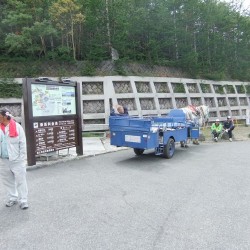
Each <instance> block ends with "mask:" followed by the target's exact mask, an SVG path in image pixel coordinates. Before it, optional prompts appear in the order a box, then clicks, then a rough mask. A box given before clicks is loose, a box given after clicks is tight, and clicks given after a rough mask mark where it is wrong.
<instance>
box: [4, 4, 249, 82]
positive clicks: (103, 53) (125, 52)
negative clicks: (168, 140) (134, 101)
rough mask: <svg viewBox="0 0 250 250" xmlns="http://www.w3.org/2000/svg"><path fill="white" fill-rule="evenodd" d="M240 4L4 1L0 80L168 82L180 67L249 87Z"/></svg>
mask: <svg viewBox="0 0 250 250" xmlns="http://www.w3.org/2000/svg"><path fill="white" fill-rule="evenodd" d="M241 3H242V2H241V1H238V0H237V1H234V0H232V2H229V3H225V2H223V1H219V0H36V1H34V0H1V1H0V10H1V11H0V76H1V78H10V77H13V78H14V77H26V76H28V77H35V76H41V75H46V76H72V75H74V76H85V75H86V76H94V75H145V76H147V75H150V76H152V75H154V76H173V75H174V73H173V72H175V70H177V69H178V70H179V72H183V74H182V75H183V76H184V77H192V78H203V79H211V80H240V81H250V11H249V10H247V9H246V10H245V9H244V7H243V5H242V4H241ZM135 65H141V66H140V67H138V66H135ZM157 67H158V68H157ZM100 68H102V69H104V70H100ZM155 68H157V69H161V70H155V71H154V70H150V69H155ZM166 72H168V74H167V73H166ZM171 72H172V73H173V74H172V75H171Z"/></svg>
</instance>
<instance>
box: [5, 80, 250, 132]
mask: <svg viewBox="0 0 250 250" xmlns="http://www.w3.org/2000/svg"><path fill="white" fill-rule="evenodd" d="M52 79H53V80H58V79H57V78H52ZM16 80H17V81H18V82H19V83H21V82H22V79H16ZM71 80H73V81H77V82H80V86H81V97H82V120H83V128H84V130H85V131H96V130H105V129H108V118H109V114H110V109H111V108H112V106H113V105H115V104H121V105H125V106H126V107H127V108H128V110H129V114H130V115H139V116H147V115H163V114H167V113H168V112H169V110H170V109H173V108H181V107H185V106H187V105H191V104H192V105H208V106H209V107H210V121H211V122H212V121H214V120H215V119H217V118H219V119H220V120H221V121H223V120H225V119H226V117H227V116H228V115H231V116H232V117H233V118H234V119H237V120H246V122H247V123H250V95H249V94H246V85H249V84H250V83H249V82H229V81H219V82H218V81H208V80H201V79H184V78H168V77H137V76H129V77H123V76H105V77H71ZM4 105H9V108H10V109H12V110H13V111H14V113H16V114H14V115H15V116H17V117H18V119H19V120H22V119H23V110H22V100H20V99H15V100H14V99H13V100H12V99H11V100H10V99H5V100H4V99H0V107H1V106H4ZM15 110H17V111H15ZM12 113H13V112H12Z"/></svg>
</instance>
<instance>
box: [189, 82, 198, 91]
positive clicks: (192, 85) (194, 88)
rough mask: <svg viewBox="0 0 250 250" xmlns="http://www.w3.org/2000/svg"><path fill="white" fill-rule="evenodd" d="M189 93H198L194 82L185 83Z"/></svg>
mask: <svg viewBox="0 0 250 250" xmlns="http://www.w3.org/2000/svg"><path fill="white" fill-rule="evenodd" d="M187 88H188V92H189V93H199V89H198V86H197V84H196V83H187Z"/></svg>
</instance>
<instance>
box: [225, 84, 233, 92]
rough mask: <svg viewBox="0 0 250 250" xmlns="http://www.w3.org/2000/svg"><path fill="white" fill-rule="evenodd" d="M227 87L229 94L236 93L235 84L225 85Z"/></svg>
mask: <svg viewBox="0 0 250 250" xmlns="http://www.w3.org/2000/svg"><path fill="white" fill-rule="evenodd" d="M225 89H226V92H227V94H234V93H235V89H234V86H233V85H225Z"/></svg>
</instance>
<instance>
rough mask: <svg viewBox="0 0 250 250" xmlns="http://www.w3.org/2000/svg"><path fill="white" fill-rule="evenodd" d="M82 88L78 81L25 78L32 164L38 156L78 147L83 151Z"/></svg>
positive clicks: (24, 98) (24, 99)
mask: <svg viewBox="0 0 250 250" xmlns="http://www.w3.org/2000/svg"><path fill="white" fill-rule="evenodd" d="M80 95H81V88H80V84H79V83H77V82H72V83H67V84H65V83H60V82H57V81H50V80H48V81H43V82H41V81H36V80H35V79H31V78H25V79H23V106H24V121H25V134H26V140H27V160H28V166H32V165H36V156H39V155H44V154H48V153H51V152H55V151H58V150H61V149H67V148H72V147H76V153H77V154H78V155H83V144H82V121H81V98H80Z"/></svg>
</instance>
